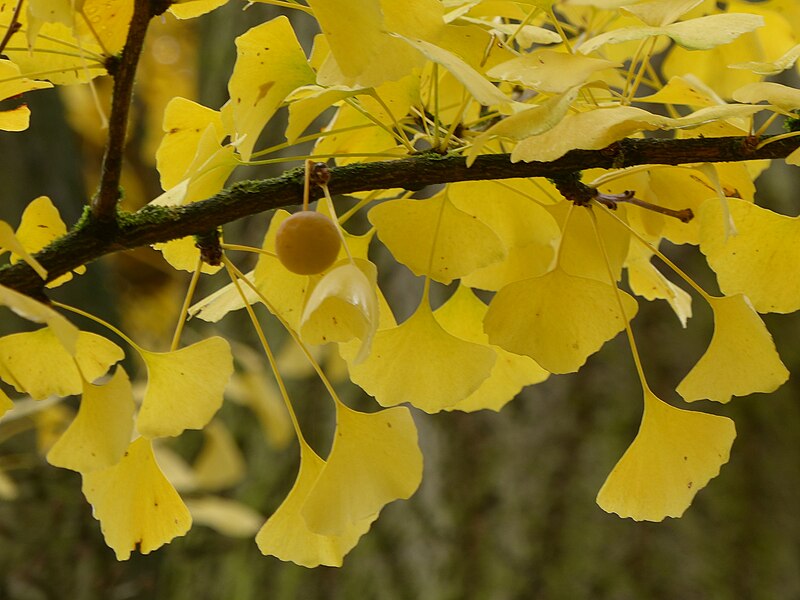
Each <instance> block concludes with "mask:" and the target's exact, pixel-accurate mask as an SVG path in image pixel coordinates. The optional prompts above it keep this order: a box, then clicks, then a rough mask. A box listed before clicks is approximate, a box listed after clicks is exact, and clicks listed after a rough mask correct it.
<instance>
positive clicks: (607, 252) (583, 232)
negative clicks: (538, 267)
mask: <svg viewBox="0 0 800 600" xmlns="http://www.w3.org/2000/svg"><path fill="white" fill-rule="evenodd" d="M627 208H628V207H625V208H622V207H620V208H619V209H617V211H616V213H615V215H614V216H611V215H610V214H608V212H607V211H605V210H597V211H594V216H595V220H596V223H597V232H598V234H599V235H600V239H601V240H602V244H603V250H601V248H600V245H599V244H598V241H597V235H595V233H594V231H595V229H594V225H593V222H594V221H593V219H592V215H591V214H589V211H587V210H586V209H581V208H579V207H575V208H572V204H571V203H570V202H568V201H562V202H559V203H558V204H553V205H551V206H548V207H547V211H548V212H549V213H550V214H551V215H553V217H554V218H555V220H556V221H557V222H558V224H559V226H560V227H561V229H562V233H561V242H560V248H559V250H558V262H559V266H560V267H561V268H562V269H564V270H565V271H566V272H567V273H569V274H570V275H578V276H580V277H587V278H589V279H597V280H598V281H602V282H604V283H605V282H608V266H607V265H606V259H605V257H606V256H608V262H609V263H610V266H611V272H612V273H613V274H614V277H615V279H616V280H617V281H619V279H620V277H622V265H623V264H624V263H625V258H626V257H627V256H628V248H629V246H630V243H631V234H630V232H629V231H628V228H627V227H625V226H624V225H623V224H622V223H619V222H618V221H619V220H622V221H623V222H625V221H627V210H626V209H627ZM570 212H571V214H570ZM568 215H569V220H567V216H568ZM614 217H617V218H614Z"/></svg>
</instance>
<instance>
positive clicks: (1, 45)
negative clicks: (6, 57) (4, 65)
mask: <svg viewBox="0 0 800 600" xmlns="http://www.w3.org/2000/svg"><path fill="white" fill-rule="evenodd" d="M24 1H25V0H17V5H16V6H15V7H14V14H13V15H11V20H10V21H9V22H8V29H6V34H5V35H4V36H3V39H2V40H0V56H2V55H3V50H5V49H6V46H8V42H10V41H11V36H13V35H14V34H15V33H17V32H18V31H19V30H20V29H21V28H22V23H20V22H19V13H21V12H22V3H23V2H24Z"/></svg>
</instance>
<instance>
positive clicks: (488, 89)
mask: <svg viewBox="0 0 800 600" xmlns="http://www.w3.org/2000/svg"><path fill="white" fill-rule="evenodd" d="M399 37H400V38H401V39H402V40H403V41H405V42H406V43H408V44H409V45H411V46H412V47H413V48H416V49H417V50H419V52H420V53H421V54H422V55H424V56H425V57H426V58H427V59H428V60H430V61H433V62H435V63H437V64H439V65H441V66H442V67H444V68H445V69H447V71H448V72H450V74H451V75H453V77H455V78H456V79H457V80H458V81H459V82H460V83H461V84H462V85H463V86H464V87H465V88H466V89H467V91H469V93H470V94H471V95H472V97H473V98H475V100H477V101H478V102H480V103H481V104H483V105H484V106H491V105H497V104H499V105H504V104H509V103H510V102H511V99H510V98H508V97H506V96H505V95H504V94H503V93H502V92H500V91H499V90H498V89H497V88H496V87H495V86H494V85H492V84H491V83H490V82H489V81H488V80H487V79H486V78H485V77H484V76H483V75H481V74H480V73H479V72H478V71H476V70H475V69H473V68H472V67H471V66H470V65H469V64H467V63H466V62H464V60H462V59H461V58H460V57H459V56H458V55H456V54H453V53H452V52H450V51H448V50H446V49H444V48H440V47H439V46H436V45H434V44H431V43H430V42H426V41H425V40H422V39H419V38H411V37H405V36H399Z"/></svg>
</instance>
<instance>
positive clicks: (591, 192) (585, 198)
mask: <svg viewBox="0 0 800 600" xmlns="http://www.w3.org/2000/svg"><path fill="white" fill-rule="evenodd" d="M550 181H552V182H553V185H555V186H556V189H557V190H558V191H559V192H561V195H562V196H564V198H566V199H567V200H569V201H570V202H573V203H574V204H575V206H587V205H588V204H589V203H590V202H591V201H592V200H593V199H594V198H595V197H596V196H597V189H595V188H593V187H589V186H588V185H586V184H585V183H583V182H582V181H581V174H580V172H572V173H565V174H564V175H559V176H557V177H552V178H550Z"/></svg>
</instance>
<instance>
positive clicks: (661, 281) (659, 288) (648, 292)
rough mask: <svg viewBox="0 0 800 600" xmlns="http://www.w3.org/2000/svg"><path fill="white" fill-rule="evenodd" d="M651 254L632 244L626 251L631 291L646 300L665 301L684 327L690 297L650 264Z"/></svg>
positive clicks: (688, 317) (636, 244)
mask: <svg viewBox="0 0 800 600" xmlns="http://www.w3.org/2000/svg"><path fill="white" fill-rule="evenodd" d="M652 256H653V253H652V252H651V251H650V250H649V249H648V247H647V246H645V245H644V244H640V243H638V242H634V243H633V244H631V246H630V249H629V251H628V258H627V260H626V262H625V268H626V269H627V270H628V284H629V285H630V287H631V291H632V292H633V293H634V294H636V295H637V296H641V297H642V298H645V299H647V300H655V299H661V300H666V301H667V302H668V303H669V305H670V307H672V310H673V311H674V312H675V315H676V316H677V317H678V319H679V320H680V322H681V325H683V326H684V327H686V323H687V322H688V320H689V319H690V318H691V316H692V297H691V296H690V295H689V294H688V293H687V292H686V291H685V290H683V289H682V288H680V287H678V286H677V285H675V284H674V283H672V282H671V281H670V280H669V279H667V278H666V277H665V276H664V275H663V274H662V273H661V271H659V270H658V269H657V268H656V267H655V265H653V263H652V262H651V258H652Z"/></svg>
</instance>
